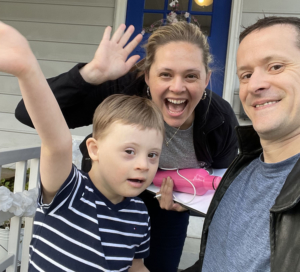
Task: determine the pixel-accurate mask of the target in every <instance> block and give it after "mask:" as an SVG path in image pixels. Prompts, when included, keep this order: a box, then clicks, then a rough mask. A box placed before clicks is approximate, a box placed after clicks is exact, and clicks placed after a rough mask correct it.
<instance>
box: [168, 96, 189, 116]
mask: <svg viewBox="0 0 300 272" xmlns="http://www.w3.org/2000/svg"><path fill="white" fill-rule="evenodd" d="M187 103H188V101H187V100H186V99H171V98H166V99H165V105H166V108H167V109H168V111H169V113H170V114H171V115H180V114H181V113H182V112H183V111H184V109H185V107H186V105H187Z"/></svg>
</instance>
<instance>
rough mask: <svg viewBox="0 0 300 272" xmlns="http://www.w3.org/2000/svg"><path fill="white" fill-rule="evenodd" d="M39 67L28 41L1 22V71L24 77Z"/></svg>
mask: <svg viewBox="0 0 300 272" xmlns="http://www.w3.org/2000/svg"><path fill="white" fill-rule="evenodd" d="M35 65H37V61H36V59H35V57H34V55H33V53H32V51H31V49H30V47H29V44H28V42H27V40H26V39H25V38H24V37H23V36H22V35H21V34H20V33H19V32H18V31H17V30H16V29H14V28H13V27H11V26H9V25H6V24H4V23H2V22H0V71H1V72H4V73H8V74H12V75H15V76H17V77H19V78H20V77H24V76H26V75H27V74H28V72H30V71H32V70H33V68H34V67H35Z"/></svg>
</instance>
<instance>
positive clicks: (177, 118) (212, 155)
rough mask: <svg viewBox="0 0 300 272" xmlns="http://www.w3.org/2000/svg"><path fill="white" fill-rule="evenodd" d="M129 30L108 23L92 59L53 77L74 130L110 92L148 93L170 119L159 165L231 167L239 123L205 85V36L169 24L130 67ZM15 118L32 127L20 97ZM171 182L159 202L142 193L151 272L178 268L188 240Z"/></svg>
mask: <svg viewBox="0 0 300 272" xmlns="http://www.w3.org/2000/svg"><path fill="white" fill-rule="evenodd" d="M124 30H125V25H121V26H120V27H119V28H118V30H117V31H116V33H115V34H114V35H113V36H112V38H111V39H110V32H111V28H110V27H108V28H107V29H106V30H105V32H104V35H103V39H102V41H101V43H100V46H99V48H98V49H97V51H96V54H95V57H94V59H93V60H92V61H91V62H90V63H88V64H86V65H85V64H79V65H77V66H75V67H74V68H73V69H71V70H70V71H69V72H68V73H65V74H62V75H60V76H58V77H56V78H52V79H49V80H48V82H49V84H50V87H51V88H52V90H53V92H54V95H55V96H56V98H57V100H58V103H59V105H60V107H61V109H62V112H63V114H64V116H65V118H66V121H67V123H68V125H69V127H70V128H75V127H80V126H84V125H90V124H91V123H92V117H93V113H94V110H95V109H96V107H97V106H98V104H99V103H101V102H102V101H103V100H104V99H105V98H106V97H107V96H109V95H111V94H114V93H126V94H131V95H140V96H147V97H148V98H149V99H152V100H153V101H154V102H155V104H156V105H158V107H159V108H160V110H161V111H162V113H163V117H164V120H165V126H166V138H165V142H164V145H163V149H162V154H161V157H160V164H159V167H160V168H202V167H205V168H208V167H213V168H227V167H228V166H229V164H230V162H231V161H232V160H233V159H234V158H235V156H236V155H237V139H236V136H235V133H234V127H235V126H236V125H237V124H238V123H237V120H236V117H235V114H234V112H233V110H232V109H231V107H230V105H229V104H228V103H227V102H226V101H224V100H223V99H222V98H220V97H219V96H218V95H216V94H214V93H212V92H209V91H208V90H206V87H207V85H208V82H209V79H210V75H211V70H210V68H209V64H210V62H211V55H210V53H209V45H208V43H207V39H206V37H205V36H204V35H203V33H202V32H201V31H200V29H199V28H198V27H197V26H195V25H193V24H189V23H187V22H178V23H175V24H172V25H168V26H163V27H161V28H159V29H158V30H156V31H155V32H154V33H153V34H152V35H151V36H150V38H149V40H148V43H147V44H146V45H145V49H146V58H145V60H144V63H143V65H142V66H141V67H139V68H140V69H139V70H137V69H135V71H132V72H129V69H130V68H131V67H132V66H133V64H134V63H135V62H136V61H137V60H138V56H133V57H131V58H129V59H128V60H127V61H126V59H127V57H128V55H129V54H130V52H132V50H133V49H134V48H135V47H136V45H137V44H138V43H139V42H140V41H141V39H142V37H141V35H138V36H136V37H135V38H134V39H133V40H132V41H131V42H130V43H129V44H128V45H126V46H125V44H126V43H127V41H128V40H129V38H130V36H131V35H132V33H133V30H134V29H133V27H129V28H128V30H127V31H126V32H125V33H124ZM124 46H125V47H124ZM138 66H140V65H138ZM16 117H17V118H18V119H19V120H20V121H21V122H23V123H25V124H27V125H31V126H32V124H31V121H30V119H29V116H28V115H27V113H26V109H25V107H24V104H23V103H22V101H21V102H20V104H19V105H18V107H17V109H16ZM85 162H86V161H85ZM83 170H85V171H88V170H89V169H88V166H87V165H83ZM172 186H173V184H172V181H171V180H169V179H168V180H167V181H165V182H164V185H163V187H164V189H162V190H161V191H162V197H161V199H160V200H159V202H158V201H157V200H155V199H153V195H151V194H149V193H147V192H144V193H143V194H142V195H141V196H140V197H141V198H142V199H143V200H144V202H145V203H146V205H147V207H148V210H149V214H150V218H151V225H152V229H151V244H150V256H149V257H148V258H147V259H146V260H145V265H146V266H147V267H148V269H149V270H150V271H153V272H160V271H162V272H176V271H177V267H178V264H179V261H180V256H181V253H182V249H183V244H184V240H185V237H186V232H187V226H188V220H189V213H188V212H187V211H186V210H185V209H184V208H183V207H182V206H180V205H179V204H174V202H173V200H172V197H171V191H172Z"/></svg>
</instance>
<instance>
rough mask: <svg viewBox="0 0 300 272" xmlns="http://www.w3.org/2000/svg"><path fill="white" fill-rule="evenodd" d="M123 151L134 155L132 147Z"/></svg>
mask: <svg viewBox="0 0 300 272" xmlns="http://www.w3.org/2000/svg"><path fill="white" fill-rule="evenodd" d="M125 152H126V153H127V154H129V155H134V151H133V150H132V149H127V150H125Z"/></svg>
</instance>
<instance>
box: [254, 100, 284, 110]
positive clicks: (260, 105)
mask: <svg viewBox="0 0 300 272" xmlns="http://www.w3.org/2000/svg"><path fill="white" fill-rule="evenodd" d="M279 101H280V100H277V101H270V102H266V103H263V104H257V105H255V106H254V107H255V108H259V107H263V106H266V105H271V104H275V103H278V102H279Z"/></svg>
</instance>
